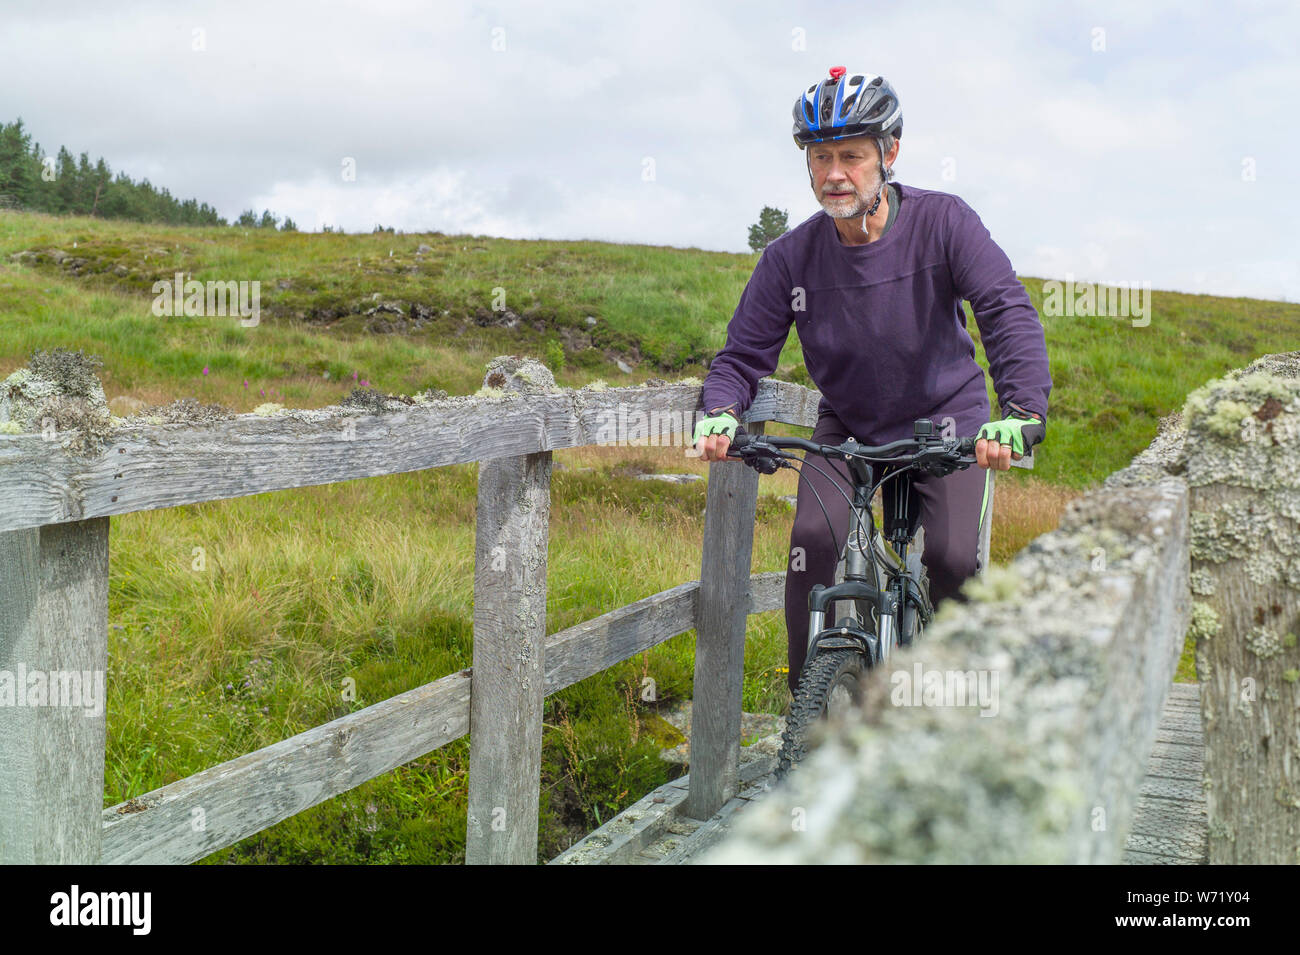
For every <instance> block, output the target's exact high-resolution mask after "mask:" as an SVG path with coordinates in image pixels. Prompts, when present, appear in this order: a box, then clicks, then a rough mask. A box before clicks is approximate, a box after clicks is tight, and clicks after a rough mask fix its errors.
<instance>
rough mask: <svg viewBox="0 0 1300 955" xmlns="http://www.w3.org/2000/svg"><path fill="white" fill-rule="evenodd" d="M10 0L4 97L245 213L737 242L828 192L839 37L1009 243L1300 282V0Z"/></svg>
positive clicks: (67, 138)
mask: <svg viewBox="0 0 1300 955" xmlns="http://www.w3.org/2000/svg"><path fill="white" fill-rule="evenodd" d="M0 17H2V19H0V118H3V119H5V120H10V119H13V118H14V117H16V116H19V115H21V116H22V117H23V119H24V120H25V121H26V123H27V125H28V127H29V128H30V129H31V130H32V132H33V134H34V135H35V138H36V139H37V140H38V141H40V143H41V144H42V145H43V146H44V147H45V148H46V149H47V150H49V151H53V150H54V149H56V148H57V146H58V145H61V144H62V145H67V146H68V147H69V148H70V149H71V150H72V151H73V152H74V153H80V152H82V151H86V152H89V153H90V154H91V156H92V157H95V156H100V155H102V156H104V157H105V158H106V159H107V160H108V162H109V164H110V165H111V166H112V167H113V169H114V170H115V171H125V172H127V173H128V174H130V175H132V176H133V177H135V178H137V179H139V178H142V177H148V178H149V179H150V180H151V181H152V182H153V183H154V184H155V185H159V186H166V187H167V188H169V189H170V190H171V191H172V193H173V194H174V195H179V196H183V197H189V196H194V197H196V198H199V199H200V200H203V201H206V202H209V203H211V204H212V205H215V206H216V207H217V209H218V211H219V212H220V213H221V214H222V215H223V216H225V217H226V218H229V219H233V218H234V217H236V216H237V215H238V214H239V212H240V211H241V210H242V209H245V208H249V207H253V208H255V209H256V210H257V211H258V212H259V213H260V211H261V210H262V209H263V208H267V207H269V208H270V209H272V210H273V211H274V212H276V213H278V214H279V215H285V214H288V215H290V216H292V217H293V218H294V220H296V222H297V223H298V225H299V227H300V228H303V229H317V228H320V227H321V226H322V225H325V224H333V225H337V226H342V227H343V228H345V229H347V230H348V231H355V230H367V231H368V230H369V229H371V228H372V227H373V226H374V225H375V224H376V223H382V224H383V225H385V226H388V225H392V226H395V227H397V228H400V229H405V230H408V231H414V230H440V231H442V232H469V233H475V234H484V235H494V236H505V237H511V238H549V239H580V238H591V239H604V240H609V241H614V242H641V243H650V244H655V245H671V246H680V247H691V246H695V247H699V248H704V249H718V250H725V251H735V252H743V251H748V245H747V237H748V227H749V225H750V224H751V223H753V222H754V221H756V220H757V218H758V212H759V210H760V209H761V208H762V207H763V206H764V205H774V206H777V207H778V208H781V209H785V210H787V211H788V213H789V217H790V224H791V226H794V225H797V224H798V223H799V222H802V221H803V220H804V219H806V218H807V217H808V216H810V215H812V214H814V213H815V212H817V210H818V208H819V206H818V205H817V203H816V200H815V199H814V198H813V195H812V192H811V190H810V189H809V186H808V178H807V174H806V172H805V170H804V158H803V153H802V152H801V151H800V150H799V149H798V148H796V147H795V145H794V143H793V141H792V139H791V136H790V130H791V108H792V106H793V104H794V102H795V99H796V98H797V97H798V96H799V94H800V92H801V91H802V90H803V89H805V88H806V87H808V86H809V85H811V84H812V83H813V82H815V81H817V80H818V79H820V78H821V77H823V76H825V75H826V72H827V69H828V68H829V67H830V66H832V65H835V64H842V65H844V66H846V67H847V68H848V70H849V71H850V72H865V73H879V74H881V75H883V76H885V77H886V78H887V79H888V80H890V82H892V83H893V84H894V86H895V87H896V89H897V90H898V91H899V94H900V97H901V99H902V105H903V115H904V123H905V129H904V134H903V138H902V147H901V150H900V153H899V158H898V162H897V165H896V167H895V168H896V170H897V172H898V178H899V180H900V181H902V182H905V183H909V184H912V185H915V186H920V187H923V188H927V189H939V190H942V191H945V192H953V193H956V194H958V195H960V196H962V198H964V199H965V200H966V201H967V202H969V203H970V204H971V206H972V207H973V208H974V209H975V210H976V212H978V213H979V214H980V216H981V217H982V218H983V220H984V223H985V224H986V225H987V226H988V227H989V229H990V231H991V232H992V234H993V237H994V239H995V240H996V241H997V242H998V243H999V244H1000V245H1001V246H1002V247H1003V248H1004V249H1005V250H1006V252H1007V254H1008V255H1009V256H1010V257H1011V260H1012V263H1013V264H1014V265H1015V267H1016V269H1017V271H1018V272H1019V273H1020V274H1022V275H1032V276H1039V277H1044V278H1064V277H1065V276H1066V273H1067V272H1068V273H1072V274H1073V275H1074V276H1075V277H1076V279H1079V280H1093V281H1112V282H1150V283H1151V284H1152V286H1153V287H1154V288H1157V289H1161V288H1166V289H1179V290H1184V291H1194V292H1212V293H1215V294H1224V295H1248V296H1254V297H1259V298H1274V299H1276V298H1284V297H1285V298H1287V299H1289V300H1290V301H1300V228H1298V227H1297V221H1296V220H1297V214H1300V174H1298V173H1297V171H1296V166H1295V164H1296V159H1297V156H1298V155H1300V132H1297V123H1296V119H1297V116H1298V115H1300V107H1298V106H1297V102H1298V100H1300V57H1298V56H1297V53H1296V50H1297V44H1298V43H1300V40H1298V38H1300V5H1297V4H1296V3H1295V2H1276V3H1274V2H1258V3H1256V2H1236V3H1227V2H1219V3H1210V2H1197V0H1142V2H1140V3H1134V2H1133V0H1120V2H1089V3H1075V2H1048V3H1044V2H1011V0H1007V2H1000V3H968V2H951V3H945V2H925V0H922V2H917V3H909V4H898V3H874V2H863V0H858V2H844V3H839V2H824V3H808V4H797V3H790V2H768V0H746V2H742V3H719V2H708V0H690V2H686V3H680V4H679V3H672V2H666V0H654V2H646V3H639V4H620V3H592V2H591V0H547V2H545V3H541V2H534V3H522V2H510V3H505V2H500V3H465V2H454V0H436V2H417V0H357V2H334V3H328V2H278V0H258V2H247V3H246V2H241V0H222V2H214V3H184V2H176V0H173V2H156V3H155V2H138V3H132V2H111V0H97V2H67V3H61V2H58V0H35V2H26V0H0ZM196 47H201V49H196ZM348 157H350V158H351V159H353V160H355V168H356V178H355V181H345V180H344V177H343V164H344V160H345V158H348ZM651 174H652V176H651Z"/></svg>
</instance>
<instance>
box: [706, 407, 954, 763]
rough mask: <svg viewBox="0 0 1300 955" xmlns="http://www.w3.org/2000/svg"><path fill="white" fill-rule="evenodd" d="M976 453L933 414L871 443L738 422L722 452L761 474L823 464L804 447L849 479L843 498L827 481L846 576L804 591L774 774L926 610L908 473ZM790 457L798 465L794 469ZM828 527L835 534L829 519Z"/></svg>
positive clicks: (854, 697) (911, 632)
mask: <svg viewBox="0 0 1300 955" xmlns="http://www.w3.org/2000/svg"><path fill="white" fill-rule="evenodd" d="M796 450H801V451H805V452H807V453H806V454H805V455H804V457H802V458H800V457H799V456H798V455H795V454H792V453H790V452H791V451H796ZM974 452H975V438H973V437H971V438H961V439H955V438H943V437H940V436H939V435H937V434H936V433H935V429H934V423H933V422H932V421H930V420H929V419H925V418H922V419H921V420H919V421H917V422H916V423H915V424H914V425H913V436H912V437H911V438H904V439H902V440H901V441H893V442H890V443H889V444H884V445H880V446H876V447H872V446H869V445H864V444H859V443H858V442H857V441H856V440H855V439H853V438H850V439H849V440H848V441H845V442H844V443H843V444H837V445H823V444H818V443H816V442H813V441H807V440H805V439H803V438H793V437H781V436H777V435H751V434H748V433H746V432H743V431H742V432H738V433H737V434H736V438H735V440H734V441H732V442H731V445H730V446H729V447H728V449H727V456H728V457H736V458H740V459H741V460H742V461H744V463H746V464H748V465H749V466H750V467H753V468H754V469H755V470H757V471H759V473H761V474H775V473H776V472H777V470H779V469H780V468H783V467H785V468H791V469H794V470H801V469H802V467H812V468H813V469H814V470H817V471H821V468H820V467H818V466H817V465H814V464H812V463H811V462H809V461H808V458H809V457H810V456H812V455H817V456H819V457H821V458H824V459H825V460H826V461H828V462H829V461H832V460H839V461H843V462H844V463H845V464H846V465H847V468H848V475H849V481H850V484H851V485H852V488H853V497H852V499H851V500H850V499H849V496H848V495H847V494H845V492H844V491H843V489H842V488H840V487H839V485H838V484H835V485H834V486H835V488H836V490H838V491H839V492H840V493H841V494H843V495H844V498H845V500H847V501H849V532H848V535H847V537H846V538H845V541H844V546H843V547H842V548H838V549H839V553H840V556H841V561H842V565H843V567H844V579H843V581H842V582H840V583H836V584H832V585H831V586H827V585H825V584H815V585H814V586H813V588H812V591H811V593H809V595H808V651H807V654H806V656H805V658H804V664H803V669H802V671H801V673H800V676H799V683H798V685H797V688H796V690H795V693H794V700H793V702H792V703H791V705H790V715H789V717H788V719H787V720H786V728H785V733H784V735H783V736H782V740H781V751H780V754H779V755H778V757H777V770H776V775H777V778H778V779H779V778H781V777H783V776H784V775H785V774H786V773H788V772H789V771H790V769H791V767H792V766H793V765H794V764H795V763H797V762H798V761H799V760H801V759H802V758H803V757H804V755H805V753H806V751H807V746H808V743H809V741H810V738H811V735H812V734H813V732H815V728H816V727H817V725H818V724H819V723H820V722H822V721H823V720H825V719H827V718H828V717H829V718H832V719H833V718H835V717H837V716H839V715H840V713H841V712H842V711H843V710H845V709H847V708H849V707H851V706H860V705H861V704H862V697H863V691H862V687H863V684H864V682H865V679H866V676H867V671H868V670H870V669H871V668H872V667H875V666H879V665H881V664H882V663H884V662H885V661H886V660H888V659H889V656H890V653H891V652H892V651H893V649H894V647H895V646H902V647H905V646H908V645H909V644H911V643H912V642H913V641H914V640H915V639H916V638H917V637H918V636H919V635H920V634H921V632H922V631H923V630H924V629H925V627H926V625H927V624H929V622H930V620H931V618H932V617H933V616H934V606H933V604H932V603H931V602H930V592H929V581H928V579H927V577H926V573H925V567H924V565H923V564H922V562H921V554H922V552H923V549H924V533H923V531H922V530H921V529H920V527H919V525H920V506H919V502H918V501H917V497H916V495H915V494H913V493H912V481H913V478H914V475H915V474H916V473H917V472H924V473H927V474H931V475H934V476H936V477H944V476H946V475H948V474H951V473H953V472H954V471H958V470H965V469H966V468H968V467H970V466H971V465H972V464H974V463H975V453H974ZM792 461H794V462H799V464H800V465H801V467H800V468H797V469H796V468H795V465H794V464H792V463H791V462H792ZM821 473H823V474H825V473H826V472H824V471H822V472H821ZM800 476H801V477H802V475H800ZM827 477H829V475H827ZM887 481H894V482H896V483H895V484H894V485H893V486H892V487H891V488H889V489H888V490H890V491H892V493H890V494H887V495H886V496H885V497H884V500H883V501H882V504H883V505H884V507H883V508H882V510H883V512H884V513H883V514H882V516H883V518H884V521H883V524H884V527H883V531H884V533H883V534H882V533H881V532H880V531H878V530H877V528H876V520H875V514H874V513H873V511H872V507H871V502H872V499H873V498H874V497H875V492H876V489H877V488H881V487H882V486H883V485H884V484H885V482H887ZM813 493H814V496H815V497H816V500H817V504H818V506H819V507H821V509H822V514H823V515H825V516H826V523H827V524H828V525H830V524H831V520H830V516H829V515H827V514H826V505H825V504H824V503H823V502H822V500H821V497H820V495H817V494H816V489H815V488H814V489H813ZM830 533H831V536H832V538H834V537H835V528H834V527H833V526H831V527H830ZM836 545H837V547H838V541H836ZM839 601H844V602H847V604H848V608H849V612H848V613H847V614H845V615H844V616H841V617H839V619H837V620H835V622H834V623H833V624H832V625H831V626H827V625H826V617H827V613H828V611H829V612H832V613H834V611H835V607H836V604H837V602H839Z"/></svg>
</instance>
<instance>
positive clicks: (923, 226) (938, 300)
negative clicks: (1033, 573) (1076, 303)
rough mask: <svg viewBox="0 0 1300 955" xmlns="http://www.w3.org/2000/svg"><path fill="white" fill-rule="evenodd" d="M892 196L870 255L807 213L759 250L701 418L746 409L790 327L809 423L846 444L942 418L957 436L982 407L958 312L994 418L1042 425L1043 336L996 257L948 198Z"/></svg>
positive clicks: (983, 232) (965, 210)
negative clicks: (1038, 419) (845, 436)
mask: <svg viewBox="0 0 1300 955" xmlns="http://www.w3.org/2000/svg"><path fill="white" fill-rule="evenodd" d="M895 185H897V188H898V190H899V192H900V194H901V195H902V202H901V203H900V204H899V209H898V215H897V219H896V220H895V222H894V224H893V225H892V226H890V228H889V229H888V231H886V232H885V234H884V235H883V236H882V237H881V238H880V239H878V240H876V241H875V242H871V243H868V244H866V245H858V246H846V245H844V244H843V243H842V242H840V239H839V233H838V232H837V231H836V229H835V223H834V220H833V219H832V218H831V217H830V216H828V215H827V214H826V213H825V212H824V211H820V210H819V211H818V212H817V213H816V214H815V215H813V216H811V217H810V218H808V219H807V220H805V221H804V222H803V223H801V224H800V225H798V226H797V227H795V228H794V229H792V230H791V231H789V232H787V233H786V234H785V235H782V236H781V237H780V238H778V239H776V240H775V241H774V242H772V243H771V244H770V245H769V246H768V247H767V249H766V250H765V251H764V252H763V255H762V257H761V258H760V259H759V261H758V264H757V265H756V266H755V267H754V274H753V275H752V276H751V277H750V280H749V284H748V285H746V287H745V291H744V293H743V294H742V295H741V296H740V303H739V305H738V306H737V308H736V313H735V315H734V316H733V317H732V319H731V321H730V323H729V324H728V325H727V342H726V345H725V346H724V347H723V349H722V350H721V351H720V352H718V354H717V355H716V356H715V357H714V359H713V364H712V365H711V366H710V368H709V373H708V377H707V378H706V379H705V381H704V389H703V401H702V405H703V407H704V408H705V409H710V410H711V409H714V408H719V407H725V406H727V405H731V404H733V403H734V404H735V406H736V408H737V409H738V414H739V413H741V412H744V411H745V410H746V409H748V408H749V406H750V405H751V404H752V403H753V401H754V396H755V394H756V393H757V390H758V381H759V379H760V378H763V377H764V376H766V375H770V374H771V373H772V372H773V371H775V370H776V366H777V359H778V356H779V355H780V353H781V348H782V346H783V345H784V344H785V340H786V338H787V336H788V335H789V332H790V325H791V324H792V323H793V324H794V325H795V326H796V328H797V330H798V334H799V342H800V345H801V346H802V348H803V355H804V363H805V366H806V367H807V369H808V376H809V377H810V378H811V379H812V380H813V382H814V383H815V384H816V386H817V388H818V389H819V390H820V391H821V393H822V400H821V404H820V406H819V409H818V410H819V411H821V410H823V409H825V408H828V407H829V408H831V409H833V410H834V411H835V413H836V415H838V416H839V418H840V420H841V421H843V422H844V423H845V425H846V426H848V428H849V430H850V432H851V433H852V434H853V436H854V437H856V438H857V439H858V440H859V441H862V442H864V443H866V444H884V443H885V442H888V441H895V440H898V439H900V438H906V437H910V436H911V434H912V423H913V422H914V421H915V420H916V419H917V418H931V419H933V420H934V421H936V422H938V423H940V424H942V422H943V419H944V418H945V417H948V416H951V417H952V418H953V419H954V423H955V427H956V433H957V436H959V437H965V436H967V435H973V434H975V433H976V432H977V431H978V430H979V428H980V426H981V425H983V424H984V423H985V422H987V421H988V420H989V404H988V395H987V392H986V389H985V385H984V372H983V370H982V369H981V368H980V367H979V365H978V364H976V362H975V344H974V342H973V341H972V340H971V337H970V335H969V334H968V333H967V331H966V315H965V312H964V311H963V310H962V307H961V300H962V299H966V300H967V301H969V302H970V303H971V308H972V310H973V311H974V313H975V321H976V323H977V324H978V325H979V330H980V337H981V340H982V341H983V343H984V352H985V355H986V356H987V358H988V362H989V371H990V373H991V374H992V376H993V384H994V387H995V389H996V391H997V396H998V402H999V404H1000V405H1001V406H1002V408H1003V410H1004V413H1008V414H1009V413H1010V405H1011V404H1013V403H1014V404H1015V405H1018V406H1019V407H1021V408H1023V409H1024V410H1026V411H1031V412H1036V413H1037V414H1038V415H1040V416H1042V417H1043V418H1044V419H1046V416H1047V397H1048V394H1049V393H1050V392H1051V389H1052V381H1051V377H1050V376H1049V373H1048V366H1047V344H1046V341H1045V339H1044V336H1043V326H1042V323H1041V322H1040V321H1039V318H1038V313H1037V312H1035V311H1034V307H1033V305H1032V304H1031V303H1030V300H1029V294H1028V293H1027V292H1026V291H1025V288H1024V286H1023V285H1021V284H1020V281H1019V280H1018V279H1017V278H1016V273H1015V271H1014V270H1013V269H1012V267H1011V261H1010V260H1009V259H1008V258H1007V256H1006V253H1004V252H1003V251H1002V250H1001V249H1000V248H999V247H998V245H997V244H996V243H995V242H994V241H993V238H992V237H991V236H990V235H989V231H988V229H986V228H985V227H984V224H983V223H982V222H981V221H980V219H979V216H977V215H976V214H975V212H974V210H972V209H971V207H970V206H968V205H967V204H966V203H965V202H963V201H962V200H961V199H960V198H958V197H957V196H954V195H950V194H948V193H944V192H934V191H931V190H928V189H917V188H914V187H912V186H904V185H902V184H895Z"/></svg>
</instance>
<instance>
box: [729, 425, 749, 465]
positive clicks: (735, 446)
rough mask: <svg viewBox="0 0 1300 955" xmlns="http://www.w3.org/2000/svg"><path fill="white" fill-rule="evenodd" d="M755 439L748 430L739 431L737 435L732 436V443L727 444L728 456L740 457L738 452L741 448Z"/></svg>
mask: <svg viewBox="0 0 1300 955" xmlns="http://www.w3.org/2000/svg"><path fill="white" fill-rule="evenodd" d="M753 440H754V436H753V435H752V434H750V433H749V432H748V431H737V432H736V436H735V437H734V438H732V439H731V443H730V444H728V445H727V457H729V458H731V457H739V455H738V454H737V453H736V452H738V451H739V450H740V449H741V448H744V447H747V446H748V445H749V444H750V442H752V441H753Z"/></svg>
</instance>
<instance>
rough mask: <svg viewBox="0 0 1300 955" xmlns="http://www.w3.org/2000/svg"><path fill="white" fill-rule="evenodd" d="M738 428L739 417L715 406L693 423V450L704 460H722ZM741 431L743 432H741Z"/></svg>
mask: <svg viewBox="0 0 1300 955" xmlns="http://www.w3.org/2000/svg"><path fill="white" fill-rule="evenodd" d="M739 430H740V419H739V418H737V417H736V416H735V415H734V414H732V413H731V412H730V411H728V410H725V409H722V408H715V409H714V410H713V411H711V412H709V416H708V417H705V418H701V419H700V421H699V423H698V424H696V425H695V434H694V436H693V438H692V441H693V442H694V444H695V450H697V451H699V452H700V456H701V457H702V458H703V459H704V460H705V461H722V460H725V459H726V457H727V448H729V447H730V446H731V441H732V439H733V438H734V437H735V436H736V433H737V431H739ZM742 433H743V432H742Z"/></svg>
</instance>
